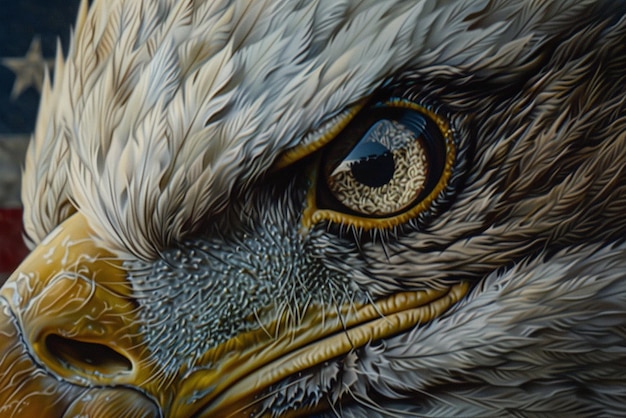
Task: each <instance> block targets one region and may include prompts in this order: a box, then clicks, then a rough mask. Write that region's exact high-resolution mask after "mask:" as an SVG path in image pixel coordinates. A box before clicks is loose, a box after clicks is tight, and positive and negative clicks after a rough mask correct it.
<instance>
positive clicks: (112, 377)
mask: <svg viewBox="0 0 626 418" xmlns="http://www.w3.org/2000/svg"><path fill="white" fill-rule="evenodd" d="M94 238H95V236H94V232H93V230H92V229H90V227H89V225H88V223H87V220H86V219H85V217H84V216H83V215H81V214H80V213H76V214H74V215H73V216H71V217H70V218H69V219H68V220H66V221H65V222H64V223H63V224H61V225H60V226H59V227H58V228H57V229H56V230H55V231H54V232H53V233H52V234H51V235H50V236H49V237H48V238H47V239H46V240H45V241H44V242H42V243H41V244H40V245H39V247H37V248H36V249H35V250H34V251H33V252H32V253H31V254H30V255H29V256H28V257H27V258H26V260H25V261H24V262H23V263H22V264H21V265H20V267H19V268H18V269H17V270H16V272H15V273H14V274H13V275H12V276H11V277H10V278H9V280H8V281H7V282H6V283H5V285H4V286H3V288H2V289H1V290H0V316H1V318H0V333H1V334H2V336H3V337H2V338H1V339H0V359H2V360H1V361H0V405H3V406H2V407H0V412H3V413H2V416H5V413H4V412H6V415H8V416H39V417H42V418H48V417H50V418H58V417H66V416H67V417H69V416H76V415H77V414H78V415H81V414H83V415H86V416H90V417H110V416H124V417H134V416H137V417H139V416H141V417H159V416H166V417H183V416H185V417H187V416H195V417H228V416H250V414H258V413H259V410H258V407H259V402H258V399H259V398H262V396H263V394H264V393H266V392H267V391H268V390H269V389H270V388H271V387H272V385H274V384H277V383H279V382H280V381H282V380H284V379H285V378H287V377H289V376H292V375H294V374H297V373H298V372H301V371H304V370H306V369H310V368H313V367H316V366H319V365H321V364H323V363H324V362H327V361H329V360H332V359H335V358H340V357H341V356H343V355H345V354H346V353H348V352H350V351H352V350H354V349H356V348H358V347H361V346H363V345H365V344H367V343H369V342H371V341H372V340H377V339H382V338H386V337H389V336H392V335H395V334H398V333H400V332H403V331H405V330H407V329H409V328H411V327H414V326H416V325H418V324H421V323H424V322H427V321H430V320H432V319H433V318H435V317H437V316H438V315H440V314H441V313H443V312H445V311H446V310H447V309H448V308H449V307H450V306H452V305H453V304H454V303H455V302H457V301H458V300H459V299H460V298H461V297H462V296H463V295H464V294H465V293H466V291H467V289H468V284H467V283H459V284H456V285H452V286H450V287H449V288H447V289H439V290H427V291H412V292H408V291H407V292H401V293H397V294H394V295H392V296H390V297H388V298H386V299H381V300H378V301H376V302H374V303H367V304H361V305H359V304H355V303H350V304H349V305H346V306H338V307H330V308H329V307H328V306H316V305H313V306H309V307H307V309H306V310H305V312H304V313H303V315H302V318H300V320H299V321H297V322H298V323H297V324H294V323H293V321H290V318H288V317H287V316H286V315H283V316H280V315H278V316H277V315H275V311H274V313H273V314H269V315H266V317H265V318H273V319H272V320H267V319H264V320H262V321H260V326H259V327H258V329H254V330H252V331H249V332H246V333H242V334H239V335H236V336H235V337H233V338H231V339H230V340H227V341H225V342H223V343H221V344H220V345H217V346H214V347H213V348H211V349H209V350H208V351H207V352H205V353H201V354H199V355H198V356H197V357H196V358H195V359H177V362H176V364H179V369H177V370H173V371H172V370H168V373H165V372H164V367H165V366H164V365H163V363H164V362H166V361H167V359H157V358H155V356H153V355H152V353H151V352H150V351H149V350H148V349H147V346H148V345H147V344H146V341H145V340H144V338H147V337H146V335H147V333H146V332H145V329H144V328H143V326H144V324H142V319H141V316H140V313H141V306H140V303H139V302H138V301H137V300H136V299H134V297H133V287H132V283H130V282H129V280H128V275H127V272H126V270H125V269H124V266H123V263H122V261H120V260H119V259H117V258H116V257H115V256H114V255H113V254H112V253H111V252H109V251H107V250H106V249H104V248H102V247H100V246H98V244H97V242H99V241H98V240H97V239H94ZM271 309H272V308H271V307H268V310H271ZM291 319H292V318H291ZM241 320H242V321H246V320H254V319H249V318H241ZM261 323H262V325H261ZM207 331H210V330H207ZM35 411H37V412H35ZM261 412H262V411H261ZM310 412H311V411H296V412H294V414H296V415H297V414H301V413H310Z"/></svg>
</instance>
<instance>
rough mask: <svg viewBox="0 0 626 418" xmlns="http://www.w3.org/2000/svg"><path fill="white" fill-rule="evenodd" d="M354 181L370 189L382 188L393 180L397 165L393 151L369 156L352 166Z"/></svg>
mask: <svg viewBox="0 0 626 418" xmlns="http://www.w3.org/2000/svg"><path fill="white" fill-rule="evenodd" d="M350 170H351V172H352V175H353V176H354V179H355V180H356V181H358V182H359V183H361V184H363V185H365V186H369V187H382V186H384V185H385V184H387V183H389V181H390V180H391V179H392V178H393V174H394V172H395V170H396V165H395V163H394V160H393V154H392V153H391V151H389V150H387V149H385V151H384V152H381V153H380V154H373V155H368V156H367V157H363V158H361V159H359V160H356V161H354V162H353V163H352V164H351V165H350Z"/></svg>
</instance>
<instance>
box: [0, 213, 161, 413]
mask: <svg viewBox="0 0 626 418" xmlns="http://www.w3.org/2000/svg"><path fill="white" fill-rule="evenodd" d="M92 235H93V232H92V231H91V229H90V228H89V226H88V225H87V222H86V220H85V218H84V217H83V216H82V215H80V214H75V215H73V216H72V217H71V218H69V219H68V220H67V221H66V222H64V223H63V224H62V225H60V226H59V227H58V228H57V229H56V230H55V231H54V232H52V233H51V234H50V236H49V237H48V238H47V239H46V240H45V241H44V242H42V243H41V245H39V246H38V247H37V248H36V249H35V250H34V251H33V252H32V253H31V254H30V255H29V256H28V257H27V258H26V259H25V260H24V262H23V263H22V264H21V265H20V266H19V267H18V269H17V270H16V271H15V272H14V273H13V275H11V277H9V279H8V280H7V282H6V283H5V284H4V286H3V287H2V289H1V290H0V306H1V312H0V315H1V316H2V317H3V318H2V319H0V327H1V328H0V333H2V335H3V338H2V339H1V340H0V359H1V362H0V405H2V407H1V408H0V410H4V412H5V413H6V414H7V415H5V413H2V414H1V415H2V416H38V417H60V416H75V415H73V414H74V413H76V412H80V411H82V412H81V413H83V412H84V413H87V412H89V411H92V412H93V411H94V410H95V409H96V406H97V409H99V410H101V412H99V413H98V414H97V415H94V414H93V413H92V414H90V415H89V416H111V415H105V411H106V410H107V409H109V411H110V409H111V407H110V406H109V407H106V403H103V402H102V400H103V399H105V398H107V399H110V400H113V399H115V405H117V406H116V407H115V408H121V411H123V412H124V415H123V416H159V415H160V412H159V411H158V408H157V407H156V405H155V403H154V402H153V401H152V400H151V399H149V397H147V396H145V395H144V394H143V393H142V391H141V390H140V389H139V387H138V386H137V385H135V383H136V382H138V381H141V380H144V379H145V373H150V371H149V370H148V369H147V368H146V367H144V366H143V365H142V364H141V363H142V360H141V359H142V358H143V357H144V356H145V353H144V351H143V350H142V344H141V335H140V332H139V325H138V321H137V320H136V311H137V306H136V304H135V303H134V302H133V300H132V297H131V294H132V289H131V287H130V285H129V284H128V282H127V281H126V279H125V273H124V270H123V268H122V266H121V262H120V261H119V260H116V259H115V257H114V256H113V255H112V254H111V253H109V252H107V251H106V250H104V249H102V248H99V247H98V246H97V245H95V244H94V243H95V241H94V240H93V236H92ZM120 386H125V388H124V389H121V388H119V389H118V388H117V387H120ZM114 387H116V389H112V388H114ZM105 394H106V395H105ZM111 405H112V404H111ZM133 411H134V412H133Z"/></svg>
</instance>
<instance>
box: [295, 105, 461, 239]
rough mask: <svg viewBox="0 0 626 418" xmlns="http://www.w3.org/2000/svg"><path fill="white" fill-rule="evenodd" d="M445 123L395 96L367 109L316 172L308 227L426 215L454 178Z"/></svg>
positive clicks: (375, 224)
mask: <svg viewBox="0 0 626 418" xmlns="http://www.w3.org/2000/svg"><path fill="white" fill-rule="evenodd" d="M455 157H456V147H455V143H454V135H453V131H452V129H451V127H450V124H449V122H448V120H447V119H446V118H444V117H442V116H440V115H439V114H438V113H437V112H435V111H433V110H431V109H428V108H426V107H424V106H422V105H419V104H417V103H414V102H412V101H409V100H406V99H401V98H392V99H389V100H386V101H384V102H379V103H377V104H375V105H373V106H371V107H368V108H366V109H364V110H363V111H362V112H360V114H359V115H357V116H356V117H355V118H354V119H353V120H352V121H351V122H350V123H349V124H348V125H347V126H346V127H345V128H344V129H343V130H342V131H341V132H339V133H338V135H337V136H336V137H335V138H334V139H333V140H332V141H331V143H330V144H328V145H327V146H326V147H325V149H324V150H323V152H322V153H320V155H319V157H318V162H317V164H316V167H315V168H314V169H313V171H312V174H311V176H312V177H311V180H312V181H311V187H310V188H309V191H308V194H307V203H306V209H305V211H304V215H303V226H304V227H305V228H307V229H308V228H310V227H312V226H313V225H315V224H317V223H319V222H322V221H328V222H330V223H335V224H340V225H343V226H353V227H356V228H359V229H362V230H371V229H381V230H383V229H390V228H393V227H395V226H397V225H401V224H404V223H406V222H408V221H409V220H411V219H413V218H415V217H417V216H418V215H419V214H420V213H422V212H425V211H427V210H428V209H429V208H430V207H431V205H432V203H433V202H434V201H435V199H436V198H437V197H438V196H439V195H440V194H441V193H442V192H443V191H444V190H445V188H446V187H447V185H448V184H449V182H450V178H451V177H452V171H453V166H454V163H455Z"/></svg>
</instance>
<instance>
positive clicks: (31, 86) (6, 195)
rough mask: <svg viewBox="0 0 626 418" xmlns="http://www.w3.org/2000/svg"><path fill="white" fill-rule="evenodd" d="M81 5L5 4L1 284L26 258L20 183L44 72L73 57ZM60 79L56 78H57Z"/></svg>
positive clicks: (0, 71) (14, 0)
mask: <svg viewBox="0 0 626 418" xmlns="http://www.w3.org/2000/svg"><path fill="white" fill-rule="evenodd" d="M78 4H79V0H0V11H1V12H0V283H2V282H3V281H4V280H5V279H6V277H8V275H9V274H10V273H11V272H12V271H13V269H14V268H15V267H17V265H18V264H19V263H20V261H21V260H22V258H23V257H24V256H25V254H26V252H27V251H26V248H25V246H24V244H23V239H22V229H21V228H22V225H21V223H22V218H21V217H22V212H21V206H22V205H21V201H20V177H21V172H22V168H23V163H24V155H25V152H26V147H27V145H28V140H29V138H30V135H31V132H32V131H33V128H34V125H35V119H36V117H37V108H38V104H39V97H40V93H41V84H42V82H43V75H44V69H45V68H46V66H48V67H51V66H52V62H53V58H54V56H55V53H56V44H57V39H60V40H61V44H62V45H63V51H67V47H68V44H69V37H70V27H71V26H72V25H73V24H74V20H75V17H76V12H77V10H78ZM52 75H53V77H54V73H53V72H52Z"/></svg>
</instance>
